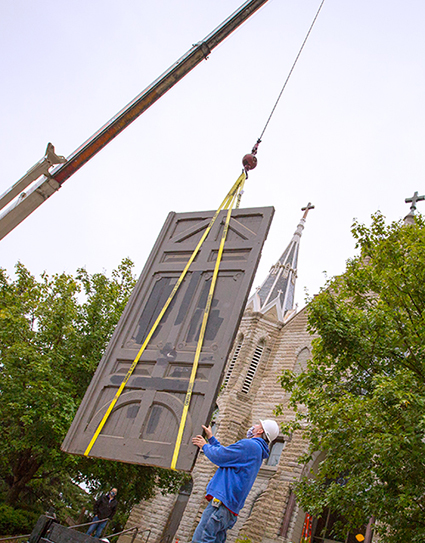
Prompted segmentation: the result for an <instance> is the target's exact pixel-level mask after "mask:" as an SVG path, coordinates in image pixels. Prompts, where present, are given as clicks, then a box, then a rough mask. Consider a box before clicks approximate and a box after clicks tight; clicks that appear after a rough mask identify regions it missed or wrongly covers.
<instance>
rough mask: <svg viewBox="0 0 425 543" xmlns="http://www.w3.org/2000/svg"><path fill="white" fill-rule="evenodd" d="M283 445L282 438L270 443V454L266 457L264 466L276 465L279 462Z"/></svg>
mask: <svg viewBox="0 0 425 543" xmlns="http://www.w3.org/2000/svg"><path fill="white" fill-rule="evenodd" d="M284 447H285V442H284V441H283V440H278V441H275V442H274V443H273V445H272V448H271V451H270V456H269V457H268V459H267V462H266V466H271V467H274V466H277V465H278V464H279V460H280V455H281V454H282V451H283V449H284Z"/></svg>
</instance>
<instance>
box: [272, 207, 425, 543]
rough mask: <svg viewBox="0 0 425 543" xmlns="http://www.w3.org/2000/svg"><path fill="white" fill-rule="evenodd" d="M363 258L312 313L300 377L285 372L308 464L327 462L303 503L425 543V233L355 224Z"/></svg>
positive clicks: (306, 483)
mask: <svg viewBox="0 0 425 543" xmlns="http://www.w3.org/2000/svg"><path fill="white" fill-rule="evenodd" d="M352 232H353V235H354V237H355V239H356V240H357V247H358V248H360V255H359V256H358V257H356V258H353V259H352V260H350V261H348V263H347V269H346V271H345V273H344V274H343V275H341V276H339V277H335V278H334V279H331V280H330V281H329V282H328V284H327V285H326V287H325V288H324V289H323V290H322V291H321V293H320V294H319V295H318V296H317V297H315V298H314V300H312V301H311V303H310V304H309V326H310V329H311V331H312V332H315V333H317V334H318V335H319V337H318V338H317V339H315V340H314V342H313V355H312V360H311V361H309V363H308V366H307V370H306V371H305V372H303V373H301V374H300V375H299V376H296V375H295V374H293V373H291V372H284V374H283V375H282V378H281V382H282V386H283V387H284V389H286V390H287V391H289V392H291V405H292V407H293V408H294V409H295V411H296V418H295V421H294V422H293V423H292V424H289V425H288V426H287V428H286V431H288V432H290V431H294V430H295V429H297V428H298V429H303V430H304V435H305V438H306V439H307V440H308V441H309V451H308V453H307V454H306V455H305V456H304V457H303V458H302V461H303V462H307V461H309V460H312V459H313V458H314V457H315V456H317V454H318V453H319V451H323V452H325V453H326V455H325V457H324V459H323V460H322V461H321V462H320V463H319V465H318V467H317V469H315V473H314V476H310V477H308V478H305V479H304V480H302V481H301V482H300V483H299V484H298V485H297V486H296V493H297V497H298V500H299V501H300V503H301V504H302V506H303V507H304V508H305V509H307V510H308V511H309V512H311V513H313V514H315V515H320V513H321V511H322V510H324V508H325V507H330V508H331V509H332V510H334V511H335V512H338V513H340V514H342V515H343V516H344V517H345V519H346V520H347V524H346V525H345V527H344V529H345V530H347V528H351V529H355V528H357V527H359V526H361V525H362V524H364V523H367V522H368V520H369V518H370V517H371V516H374V517H375V519H376V529H377V530H378V531H380V532H381V533H382V534H383V536H384V540H385V541H387V542H393V543H396V542H397V543H399V542H400V543H401V542H403V543H404V542H405V541H411V542H419V541H421V542H423V541H425V443H424V441H425V437H424V436H425V225H424V221H423V219H422V218H421V217H417V221H416V224H413V225H403V224H402V223H393V224H391V225H389V226H387V225H386V224H385V220H384V217H383V216H382V215H381V214H379V213H377V214H375V215H374V216H373V217H372V224H371V226H370V227H369V228H368V227H366V226H364V225H361V224H358V223H355V224H354V226H353V230H352Z"/></svg>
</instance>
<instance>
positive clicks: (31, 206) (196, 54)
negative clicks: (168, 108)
mask: <svg viewBox="0 0 425 543" xmlns="http://www.w3.org/2000/svg"><path fill="white" fill-rule="evenodd" d="M267 1H268V0H248V1H247V2H245V3H244V4H243V5H242V6H241V7H240V8H239V9H238V10H237V11H235V12H234V13H233V14H232V15H231V16H230V17H228V18H227V19H226V20H225V21H224V22H223V23H222V24H221V25H220V26H219V27H217V28H216V29H215V30H214V31H213V32H211V33H210V34H209V35H208V36H207V37H206V38H204V40H202V41H201V42H199V43H197V44H195V45H194V46H193V47H192V48H191V49H189V51H188V52H187V53H186V54H185V55H183V56H182V57H181V58H180V59H179V60H177V62H175V63H174V64H173V65H172V66H170V68H168V70H167V71H166V72H164V73H163V74H162V75H161V76H160V77H159V78H158V79H156V80H155V81H154V82H153V83H152V84H151V85H150V86H149V87H147V88H146V89H145V90H144V91H142V92H141V93H140V94H139V95H138V96H136V98H134V100H132V101H131V102H130V103H129V104H128V105H127V106H126V107H125V108H124V109H122V110H121V111H120V112H119V113H118V114H117V115H115V117H113V118H112V119H111V120H110V121H109V122H107V123H106V124H105V125H104V126H103V127H102V128H101V129H100V130H98V131H97V132H96V133H95V134H93V136H92V137H91V138H89V139H88V140H87V141H86V142H85V143H83V145H81V146H80V147H79V148H78V149H76V150H75V151H74V152H73V153H72V154H71V155H70V156H69V157H68V158H67V159H66V161H65V162H63V163H62V164H59V165H57V166H55V167H54V168H53V170H52V171H49V170H48V168H50V167H51V166H52V164H51V162H50V163H49V161H48V158H47V153H46V157H45V158H44V159H42V160H41V161H39V163H37V164H36V166H37V167H38V168H39V170H40V172H41V173H42V175H41V177H40V179H39V180H38V181H37V182H36V183H34V184H33V186H31V187H30V189H29V190H28V191H27V192H26V193H22V194H21V195H20V196H19V198H18V199H17V200H16V201H15V202H14V203H13V204H12V205H11V206H10V207H9V208H8V209H6V211H5V212H4V213H3V214H2V215H1V216H0V239H3V238H4V237H5V236H6V235H7V234H8V233H9V232H10V231H11V230H13V229H14V228H15V227H16V226H17V225H18V224H20V223H21V222H22V221H23V220H24V219H26V217H28V215H30V214H31V213H32V212H33V211H34V210H35V209H37V207H39V206H40V205H41V204H42V203H43V202H44V201H45V200H46V199H47V198H49V197H50V196H51V195H52V194H54V192H56V191H57V190H59V189H60V187H61V186H62V184H63V183H64V182H65V181H66V180H67V179H69V178H70V177H71V176H72V175H73V174H74V173H75V172H76V171H77V170H79V169H80V168H81V166H83V165H84V164H85V163H86V162H88V161H89V160H90V159H91V158H92V157H93V156H94V155H95V154H97V153H98V152H99V151H100V150H101V149H103V147H105V146H106V145H107V144H108V143H109V142H110V141H111V140H113V139H114V138H115V137H116V136H118V134H119V133H120V132H122V131H123V130H124V129H125V128H127V126H129V125H130V124H131V123H132V122H133V121H134V120H136V119H137V118H138V117H139V116H140V115H141V114H142V113H143V112H144V111H146V110H147V109H148V108H149V107H150V106H151V105H152V104H153V103H154V102H156V101H157V100H158V99H159V98H161V96H163V95H164V94H165V93H166V92H167V91H168V90H170V89H171V87H173V86H174V85H175V84H176V83H177V82H178V81H180V79H182V78H183V77H184V76H185V75H186V74H188V73H189V72H190V71H191V70H193V68H195V66H197V65H198V64H200V63H201V62H202V61H203V60H204V59H206V58H207V57H208V55H209V54H210V53H211V51H212V50H213V49H214V48H215V47H216V46H217V45H219V44H220V43H221V42H222V41H223V40H225V39H226V38H227V37H228V36H229V35H230V34H231V33H232V32H233V31H234V30H235V29H236V28H238V27H239V26H240V25H241V24H242V23H244V22H245V21H246V20H247V19H248V18H249V17H250V16H251V15H252V14H253V13H255V12H256V11H257V10H258V9H259V8H260V7H261V6H263V5H264V4H265V3H266V2H267ZM49 145H51V144H49ZM61 158H62V157H61ZM43 161H44V162H43ZM49 164H50V165H49ZM34 168H35V166H34V167H33V168H31V170H29V172H28V173H27V174H26V175H25V176H24V177H22V178H21V179H20V180H19V181H18V182H17V183H15V185H13V187H11V189H9V191H6V193H4V194H3V195H2V196H1V197H0V205H1V204H2V202H6V203H9V202H10V200H11V199H12V198H15V196H16V194H15V193H16V190H17V186H22V187H23V186H25V187H26V186H28V185H29V184H30V183H32V182H33V181H35V179H34ZM43 168H44V170H43ZM27 176H28V177H27ZM3 205H5V204H3Z"/></svg>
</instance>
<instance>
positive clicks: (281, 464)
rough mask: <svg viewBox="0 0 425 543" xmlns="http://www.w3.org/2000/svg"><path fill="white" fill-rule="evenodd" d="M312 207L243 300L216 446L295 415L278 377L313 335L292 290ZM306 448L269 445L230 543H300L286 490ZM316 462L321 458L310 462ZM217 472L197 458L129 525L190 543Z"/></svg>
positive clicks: (324, 526)
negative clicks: (185, 475)
mask: <svg viewBox="0 0 425 543" xmlns="http://www.w3.org/2000/svg"><path fill="white" fill-rule="evenodd" d="M312 207H313V206H311V205H310V204H308V206H307V207H306V208H303V211H304V214H303V216H302V218H301V220H300V222H299V224H298V226H297V228H296V230H295V233H294V235H293V237H292V239H291V241H290V243H289V245H288V246H287V248H286V249H285V251H284V252H283V254H282V256H281V257H280V258H279V259H278V261H277V262H276V264H274V265H273V266H272V267H271V269H270V272H269V274H268V276H267V277H266V279H265V281H264V282H263V284H262V285H261V287H259V288H258V289H257V290H256V292H255V293H254V294H253V295H252V296H251V297H250V298H249V300H248V303H247V306H246V309H245V312H244V315H243V318H242V321H241V324H240V327H239V330H238V333H237V337H236V340H235V343H234V345H233V348H232V352H231V354H230V357H229V359H228V361H227V366H226V370H225V377H224V380H223V384H222V388H221V392H220V394H219V396H218V399H217V409H216V411H215V416H214V422H213V431H214V434H215V435H216V437H217V438H218V440H219V441H220V443H221V444H222V445H225V446H227V445H230V444H231V443H234V442H235V441H237V440H239V439H242V438H244V437H245V436H246V431H247V429H248V428H249V427H250V426H252V425H253V424H255V423H257V422H258V421H259V420H260V419H268V418H274V419H276V420H277V422H278V423H281V422H285V421H288V420H290V419H291V417H293V412H292V411H291V410H290V409H288V408H287V407H286V408H285V405H287V402H288V395H287V394H286V393H285V392H284V391H283V389H282V388H281V386H280V383H279V381H278V377H279V376H280V374H281V372H282V370H283V369H288V370H292V371H295V372H300V371H301V370H302V369H304V368H305V367H306V364H307V360H308V359H309V358H310V355H311V342H312V339H313V337H314V336H312V335H311V334H310V333H309V332H308V331H307V308H304V309H302V310H301V311H299V312H297V311H296V309H295V308H294V291H295V283H296V278H297V263H298V253H299V248H300V240H301V235H302V232H303V230H304V226H305V223H306V218H307V214H308V212H309V210H310V209H312ZM278 404H281V405H282V406H283V411H282V412H283V414H282V415H281V416H279V417H278V418H276V417H275V415H274V409H275V407H276V406H277V405H278ZM306 448H307V443H306V442H305V441H304V440H303V439H302V437H301V435H300V434H298V433H295V434H294V435H292V436H283V435H280V436H279V437H278V439H277V440H276V441H275V442H274V443H273V445H272V448H271V452H270V457H269V458H268V460H267V461H265V462H264V464H263V466H262V467H261V469H260V472H259V474H258V476H257V479H256V481H255V483H254V486H253V487H252V490H251V492H250V494H249V496H248V498H247V500H246V502H245V506H244V508H243V509H242V510H241V512H240V514H239V516H238V520H237V522H236V525H235V526H234V527H233V528H232V530H230V531H229V532H228V534H227V541H228V542H229V543H234V542H236V541H237V540H238V541H246V543H248V541H249V540H250V541H251V542H252V543H289V542H292V543H299V542H300V540H301V537H302V535H303V530H305V527H306V522H305V521H306V514H305V511H303V510H302V509H301V508H300V507H299V506H298V505H297V503H296V499H295V495H294V494H293V492H292V490H291V486H292V484H293V482H294V480H298V479H300V477H302V476H303V475H306V474H308V473H309V471H310V469H311V468H312V467H313V466H312V465H308V466H302V465H300V464H299V463H298V458H299V457H300V456H301V454H303V453H304V452H305V450H306ZM318 461H320V457H319V458H315V460H314V462H313V463H315V462H318ZM215 469H216V468H215V466H214V465H213V464H212V463H211V462H210V461H209V460H208V459H207V458H206V457H205V456H204V455H203V454H202V453H200V454H199V456H198V459H197V461H196V464H195V467H194V469H193V472H192V479H191V481H190V483H188V484H187V485H185V487H183V488H181V490H180V493H179V494H178V495H176V494H172V495H165V496H164V495H162V494H161V493H158V494H157V495H156V497H154V498H153V499H152V500H149V501H146V502H143V503H141V504H139V505H138V506H136V507H135V508H134V509H133V511H132V513H131V516H130V518H129V521H128V524H127V526H128V527H130V526H135V525H138V526H140V527H141V530H150V535H149V543H161V542H163V543H175V542H177V541H178V542H179V543H190V541H191V539H192V535H193V532H194V530H195V528H196V526H197V524H198V522H199V520H200V518H201V515H202V512H203V510H204V508H205V507H206V505H207V501H206V499H205V489H206V486H207V484H208V482H209V480H210V479H211V477H212V476H213V474H214V472H215ZM307 519H308V516H307ZM334 521H335V519H333V516H332V514H331V513H330V512H325V513H324V515H323V517H322V518H321V519H320V521H319V522H318V521H314V522H313V531H312V534H311V535H312V539H311V542H312V543H322V542H323V543H328V542H329V543H331V542H332V539H331V537H326V535H327V534H329V533H330V530H331V525H332V522H334ZM146 533H147V532H145V534H143V533H142V532H139V534H140V535H139V536H138V538H139V541H140V542H142V541H145V540H146ZM316 534H317V535H316ZM353 537H354V536H352V535H350V536H347V540H346V543H351V542H352V541H353V542H355V541H356V539H353ZM369 541H370V540H369Z"/></svg>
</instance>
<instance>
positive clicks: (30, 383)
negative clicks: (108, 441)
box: [0, 259, 182, 526]
mask: <svg viewBox="0 0 425 543" xmlns="http://www.w3.org/2000/svg"><path fill="white" fill-rule="evenodd" d="M132 266H133V264H132V262H131V261H130V260H129V259H124V260H123V261H122V262H121V264H120V265H119V266H118V268H117V269H116V270H114V271H113V272H112V277H111V278H108V277H107V276H106V275H105V274H104V273H96V274H93V275H89V274H88V273H87V271H86V270H84V269H80V270H78V271H77V274H76V276H75V277H73V276H71V275H67V274H65V273H62V274H57V275H53V276H51V277H50V276H49V275H47V274H46V273H44V274H43V275H42V276H41V278H40V279H39V280H37V279H36V278H35V277H34V276H33V275H31V273H30V272H29V271H28V270H27V268H25V266H23V265H22V264H20V263H18V264H17V265H16V274H15V278H14V279H13V280H12V279H10V278H9V277H8V276H7V274H6V271H5V270H0V429H1V435H2V439H1V440H0V481H2V482H3V487H1V486H0V494H1V488H3V490H4V492H3V493H2V494H3V499H4V502H5V503H6V504H7V505H8V506H14V507H15V508H16V507H21V508H24V509H25V508H28V507H33V508H35V509H37V507H38V509H39V510H40V511H43V510H46V509H48V508H50V507H54V508H55V509H56V511H57V513H58V514H59V516H60V517H61V518H65V516H66V515H71V516H72V515H74V516H75V515H78V511H79V509H81V507H82V506H83V505H85V506H87V505H88V500H87V498H86V497H85V493H84V492H83V491H82V490H81V489H80V488H79V487H78V486H77V485H76V483H81V482H84V483H85V484H86V486H87V487H88V488H89V489H90V491H91V493H92V494H93V497H94V496H95V495H96V494H99V493H100V492H105V491H107V490H109V489H110V488H111V487H113V486H116V487H117V488H118V489H119V496H118V497H119V504H120V511H121V513H120V514H118V515H117V518H118V524H120V525H121V526H122V523H123V522H124V520H125V518H124V517H125V514H128V512H129V510H130V509H131V507H132V506H133V505H134V503H136V502H138V501H140V500H141V499H143V498H147V497H151V496H152V494H153V492H154V490H155V488H156V487H157V486H159V487H161V488H165V489H171V490H174V489H175V487H176V485H177V486H178V485H179V484H180V483H181V479H182V478H181V476H178V475H174V474H171V473H170V472H168V471H167V470H160V469H155V468H150V467H142V466H130V465H124V464H121V463H118V462H108V461H105V460H102V461H101V460H93V459H87V458H80V457H73V456H70V455H67V454H64V453H63V452H62V451H61V450H60V445H61V443H62V441H63V439H64V437H65V435H66V432H67V431H68V428H69V426H70V424H71V422H72V419H73V417H74V415H75V413H76V410H77V408H78V406H79V404H80V402H81V400H82V397H83V395H84V392H85V390H86V388H87V386H88V384H89V383H90V380H91V378H92V376H93V373H94V371H95V369H96V367H97V365H98V363H99V361H100V359H101V357H102V354H103V352H104V349H105V347H106V345H107V342H108V340H109V338H110V336H111V334H112V332H113V330H114V328H115V326H116V324H117V322H118V320H119V318H120V315H121V313H122V311H123V309H124V307H125V305H126V303H127V300H128V297H129V295H130V293H131V291H132V289H133V287H134V284H135V280H134V277H133V273H132ZM89 501H91V500H89Z"/></svg>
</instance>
